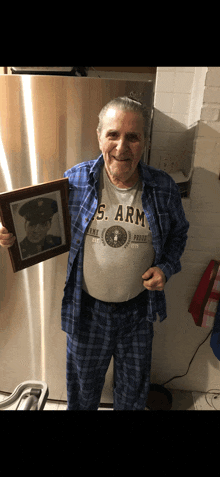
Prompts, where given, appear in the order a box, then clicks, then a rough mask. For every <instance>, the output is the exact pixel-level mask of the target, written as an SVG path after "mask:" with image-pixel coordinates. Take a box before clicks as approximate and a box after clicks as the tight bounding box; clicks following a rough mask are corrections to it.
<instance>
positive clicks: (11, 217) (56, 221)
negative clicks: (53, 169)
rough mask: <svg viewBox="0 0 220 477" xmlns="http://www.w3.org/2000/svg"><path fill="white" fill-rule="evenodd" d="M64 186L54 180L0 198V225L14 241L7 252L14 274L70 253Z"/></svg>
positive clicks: (67, 188)
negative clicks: (10, 234)
mask: <svg viewBox="0 0 220 477" xmlns="http://www.w3.org/2000/svg"><path fill="white" fill-rule="evenodd" d="M68 182H69V181H68V178H64V179H58V180H55V181H52V182H45V183H43V184H39V185H36V186H30V187H24V188H23V189H17V190H14V191H11V192H3V193H1V194H0V219H1V222H2V225H3V226H4V227H6V228H7V229H8V231H9V232H10V233H12V234H13V235H15V236H16V239H17V240H16V241H15V243H14V245H12V247H10V248H8V251H9V254H10V258H11V262H12V267H13V271H14V272H17V271H19V270H23V269H24V268H27V267H30V266H32V265H35V264H36V263H39V262H42V261H44V260H48V259H49V258H52V257H55V256H56V255H60V254H61V253H64V252H67V251H68V250H69V249H70V242H71V229H70V215H69V209H68V196H69V192H68V191H69V185H68Z"/></svg>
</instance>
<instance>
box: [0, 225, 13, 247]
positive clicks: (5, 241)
mask: <svg viewBox="0 0 220 477" xmlns="http://www.w3.org/2000/svg"><path fill="white" fill-rule="evenodd" d="M15 240H16V237H15V236H14V235H13V234H10V233H9V232H8V230H7V229H6V228H5V227H3V225H2V224H1V223H0V245H1V247H4V248H9V247H12V245H14V243H15Z"/></svg>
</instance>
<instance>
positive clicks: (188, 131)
mask: <svg viewBox="0 0 220 477" xmlns="http://www.w3.org/2000/svg"><path fill="white" fill-rule="evenodd" d="M196 126H197V123H196V124H194V125H192V126H191V127H190V128H188V127H187V126H186V125H185V124H182V123H180V122H179V121H176V120H174V119H173V118H171V117H170V116H168V115H166V114H164V113H162V112H161V111H159V110H158V109H156V108H154V115H153V125H152V139H151V152H150V161H149V164H150V165H151V166H153V167H156V168H158V169H162V170H163V171H165V172H167V173H168V174H170V175H171V176H172V177H173V178H174V180H175V181H176V182H177V183H178V184H181V188H182V189H187V194H186V195H185V196H188V195H189V187H188V186H189V183H188V181H190V178H191V175H192V170H193V146H194V139H195V134H196ZM187 183H188V184H187ZM183 196H184V195H183Z"/></svg>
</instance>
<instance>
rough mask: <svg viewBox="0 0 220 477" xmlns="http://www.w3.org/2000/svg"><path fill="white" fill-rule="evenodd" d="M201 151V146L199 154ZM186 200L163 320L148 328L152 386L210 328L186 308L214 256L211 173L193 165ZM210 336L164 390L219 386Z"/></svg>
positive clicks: (219, 209) (215, 200)
mask: <svg viewBox="0 0 220 477" xmlns="http://www.w3.org/2000/svg"><path fill="white" fill-rule="evenodd" d="M205 126H206V125H205ZM210 129H211V128H210ZM203 130H204V129H203ZM206 131H207V128H206ZM209 132H210V131H209ZM215 137H216V136H215ZM205 152H206V151H205V149H204V150H203V155H204V156H205V155H206V154H205ZM206 158H207V155H206ZM207 167H208V166H207ZM188 204H189V209H188V210H187V212H186V217H187V219H188V220H189V222H190V228H189V231H188V240H187V244H186V248H185V251H184V253H183V255H182V258H181V264H182V271H181V272H180V273H178V274H176V275H174V276H173V277H171V279H170V280H169V282H168V283H167V285H166V287H165V294H166V299H167V315H168V316H167V319H166V320H165V321H164V322H162V323H160V322H159V320H157V322H156V323H155V326H154V331H155V336H154V342H153V361H152V377H151V380H152V382H155V383H158V384H162V383H164V382H166V381H168V380H169V379H171V378H172V377H174V376H177V375H178V376H179V375H183V374H185V373H186V371H187V369H188V365H189V363H190V360H191V358H192V357H193V355H194V353H195V351H196V349H197V348H198V346H199V344H200V343H202V341H204V339H205V338H206V336H207V335H208V334H209V332H210V330H211V328H201V327H198V326H196V325H195V323H194V320H193V317H192V315H191V314H190V313H189V312H188V308H189V305H190V302H191V300H192V298H193V296H194V293H195V291H196V289H197V287H198V285H199V282H200V279H201V277H202V275H203V273H204V271H205V269H206V267H207V266H208V264H209V262H210V260H212V259H215V260H220V247H219V237H220V181H219V178H218V174H217V173H214V172H210V171H209V170H207V169H206V168H204V167H195V168H194V171H193V176H192V187H191V194H190V203H188ZM210 338H211V336H210V337H209V338H208V339H207V341H206V342H205V343H204V344H203V345H202V346H201V348H200V349H199V350H198V353H197V354H196V356H195V358H194V359H193V362H192V364H191V366H190V369H189V372H188V373H187V375H186V376H185V377H182V378H178V379H175V380H173V381H171V383H170V384H168V385H167V387H168V388H169V387H170V388H175V389H182V390H189V391H201V392H203V391H207V390H208V389H210V388H216V387H219V366H220V363H219V361H218V359H217V358H216V357H215V356H214V354H213V351H212V349H211V347H210Z"/></svg>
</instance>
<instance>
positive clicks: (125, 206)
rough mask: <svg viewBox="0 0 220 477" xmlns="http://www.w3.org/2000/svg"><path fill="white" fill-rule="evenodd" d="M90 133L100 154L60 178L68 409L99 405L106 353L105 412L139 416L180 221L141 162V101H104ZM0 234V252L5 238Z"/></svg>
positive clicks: (173, 202)
mask: <svg viewBox="0 0 220 477" xmlns="http://www.w3.org/2000/svg"><path fill="white" fill-rule="evenodd" d="M97 134H98V141H99V147H100V150H101V152H102V154H101V156H100V157H99V158H98V159H96V160H91V161H87V162H84V163H80V164H78V165H77V166H74V167H73V168H72V169H70V170H68V171H67V172H65V174H64V176H65V177H68V178H69V189H70V195H69V210H70V215H71V230H72V243H71V248H70V253H69V260H68V269H67V277H66V284H65V288H64V297H63V302H62V329H63V330H64V331H65V332H66V333H67V397H68V408H67V409H68V410H97V409H98V406H99V402H100V396H101V392H102V388H103V385H104V381H105V374H106V372H107V369H108V366H109V363H110V360H111V357H112V356H113V357H114V369H115V375H114V381H115V383H114V409H115V410H144V409H145V406H146V401H147V396H148V392H149V386H150V369H151V354H152V340H153V322H154V321H155V320H156V313H158V314H159V316H160V321H162V320H164V319H165V318H166V316H167V315H166V301H165V294H164V291H163V290H164V286H165V283H166V281H167V280H168V279H169V278H170V277H171V275H172V274H174V273H177V272H179V271H180V270H181V265H180V257H181V255H182V253H183V251H184V248H185V244H186V239H187V231H188V227H189V224H188V222H187V220H186V218H185V214H184V211H183V207H182V203H181V197H180V194H179V189H178V186H177V185H176V184H175V182H174V181H173V180H172V178H171V177H170V176H169V175H168V174H166V173H165V172H163V171H159V170H156V169H155V168H153V167H150V166H147V165H145V164H143V163H142V161H141V157H142V155H143V152H144V146H145V115H144V109H143V107H142V105H141V104H140V103H138V102H136V101H134V100H131V99H129V98H127V97H123V98H116V99H115V100H112V101H110V102H109V103H108V104H107V105H106V106H105V107H104V108H103V109H102V111H101V112H100V115H99V125H98V129H97ZM3 232H4V233H5V235H4V234H1V235H0V240H2V245H5V246H9V245H10V244H12V243H13V242H12V240H13V239H12V238H10V237H9V236H8V235H7V231H6V230H5V229H4V230H3ZM4 238H5V239H6V238H7V240H4Z"/></svg>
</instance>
